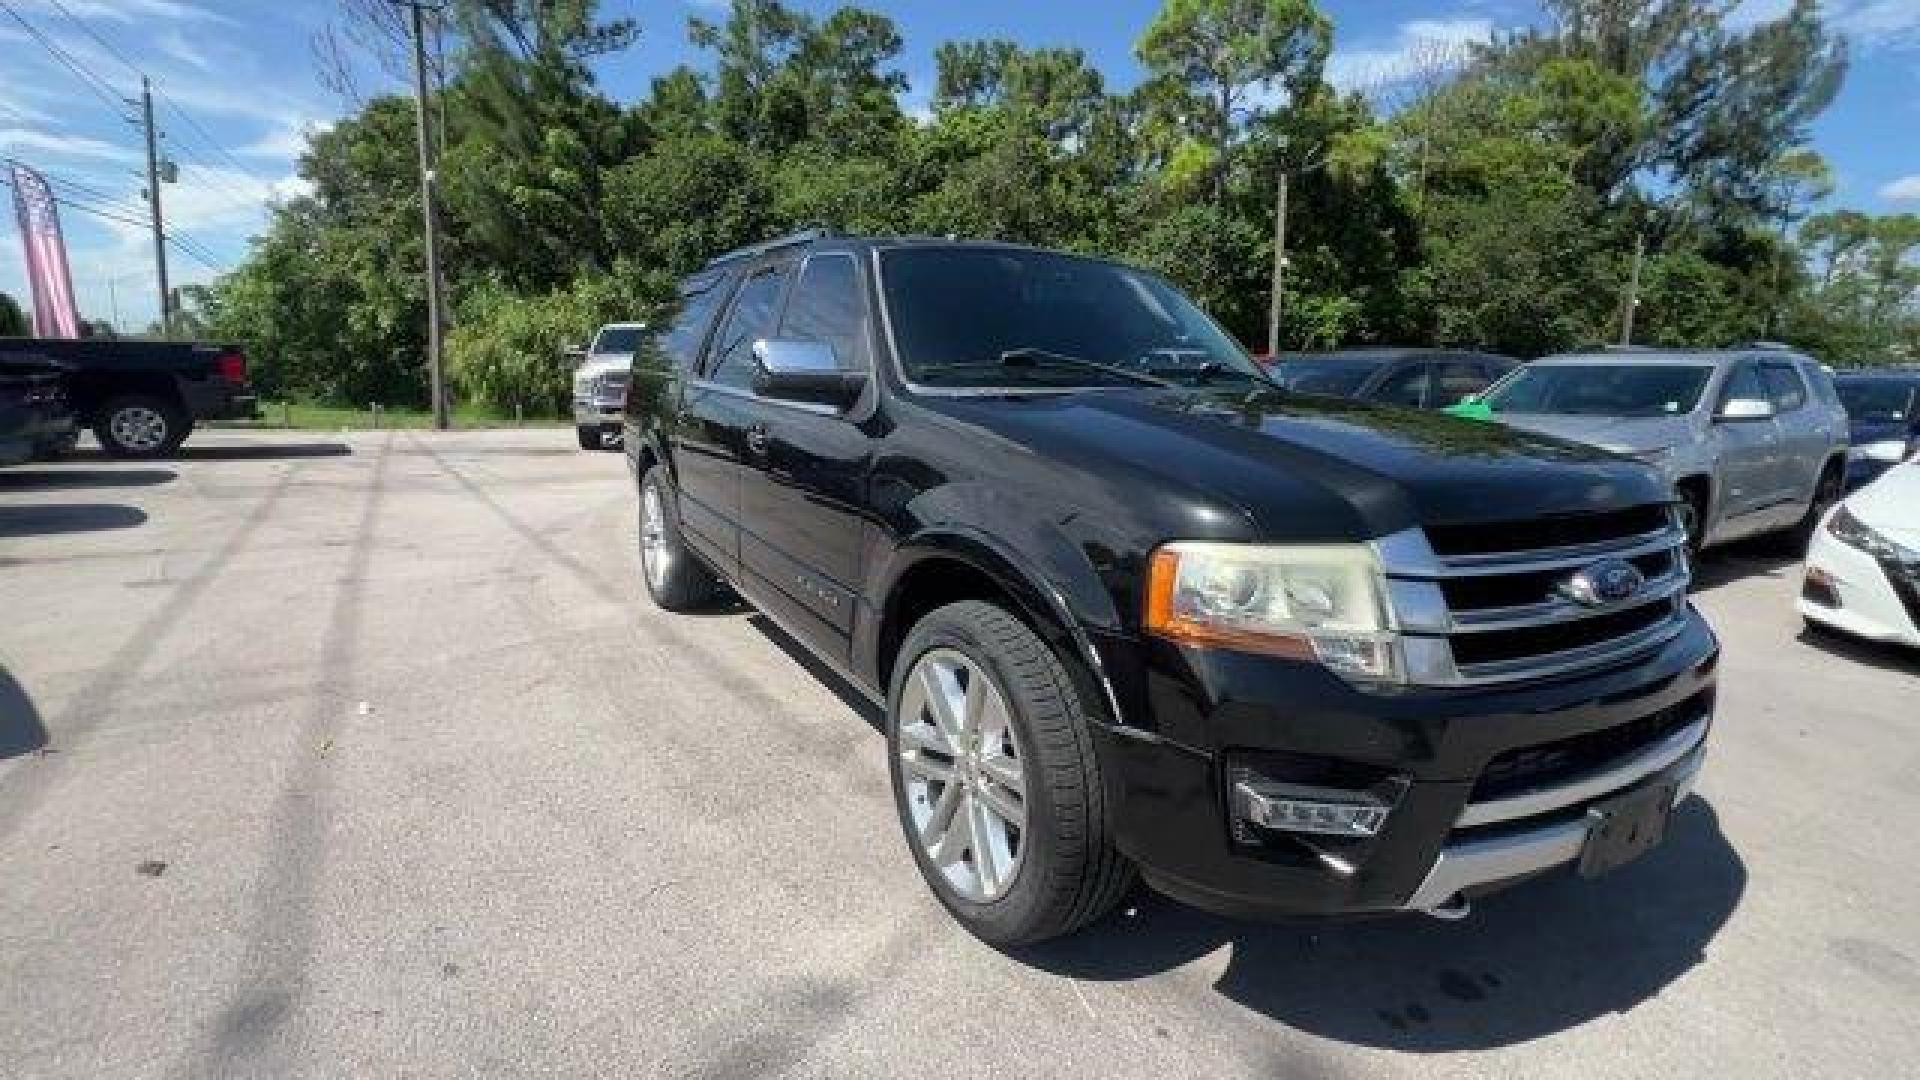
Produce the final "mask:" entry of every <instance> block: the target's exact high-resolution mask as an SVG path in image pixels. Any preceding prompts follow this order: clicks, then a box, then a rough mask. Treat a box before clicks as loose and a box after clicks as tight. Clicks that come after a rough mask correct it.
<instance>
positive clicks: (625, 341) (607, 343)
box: [593, 326, 647, 353]
mask: <svg viewBox="0 0 1920 1080" xmlns="http://www.w3.org/2000/svg"><path fill="white" fill-rule="evenodd" d="M646 335H647V328H646V327H644V326H607V327H602V328H601V330H600V337H599V338H598V339H596V340H595V341H594V343H593V351H594V352H597V353H630V352H638V351H639V350H640V339H642V338H644V337H646Z"/></svg>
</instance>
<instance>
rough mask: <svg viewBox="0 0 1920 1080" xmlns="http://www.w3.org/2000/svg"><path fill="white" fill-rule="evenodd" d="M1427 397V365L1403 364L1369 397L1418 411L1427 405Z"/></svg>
mask: <svg viewBox="0 0 1920 1080" xmlns="http://www.w3.org/2000/svg"><path fill="white" fill-rule="evenodd" d="M1426 395H1427V365H1425V364H1403V365H1401V366H1400V367H1398V368H1395V369H1394V371H1393V373H1392V374H1390V375H1388V376H1387V378H1386V381H1385V382H1382V383H1381V384H1380V385H1379V386H1378V387H1376V388H1375V389H1374V391H1373V393H1371V394H1368V395H1367V397H1368V398H1370V399H1372V400H1374V401H1380V402H1385V403H1386V404H1388V405H1409V406H1412V407H1413V408H1416V409H1417V408H1419V407H1420V406H1421V405H1423V404H1425V402H1426Z"/></svg>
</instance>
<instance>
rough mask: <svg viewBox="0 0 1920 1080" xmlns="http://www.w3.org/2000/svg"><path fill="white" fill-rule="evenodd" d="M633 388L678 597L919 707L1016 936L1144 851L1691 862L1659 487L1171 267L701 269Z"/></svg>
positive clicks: (1239, 890)
mask: <svg viewBox="0 0 1920 1080" xmlns="http://www.w3.org/2000/svg"><path fill="white" fill-rule="evenodd" d="M630 387H631V389H630V391H629V400H628V408H627V411H626V421H625V423H626V425H627V429H626V431H625V432H624V434H625V441H626V452H627V455H628V459H629V461H630V463H631V465H632V467H633V470H634V473H635V475H636V478H637V481H638V489H639V490H638V494H639V500H638V501H639V508H640V515H639V516H640V520H639V530H638V531H639V549H640V550H639V561H640V564H641V567H642V569H643V573H644V579H645V582H646V586H647V589H648V592H649V593H650V595H651V596H652V598H653V600H654V602H655V603H657V604H658V605H660V606H661V607H663V608H666V609H669V610H683V609H689V608H693V607H695V606H697V605H699V604H702V603H704V602H706V600H707V599H708V598H709V597H710V596H712V595H713V593H714V590H715V587H716V586H717V585H718V584H719V583H720V582H721V581H725V582H727V583H729V584H731V585H732V586H733V588H734V589H735V590H737V591H738V592H739V593H740V594H741V595H743V596H744V597H745V598H746V599H748V600H749V601H751V602H752V603H753V604H754V605H755V606H756V607H758V608H759V610H760V611H761V612H762V613H764V614H765V615H767V616H768V617H769V618H771V619H772V620H773V621H774V622H776V623H778V624H779V625H781V626H782V627H784V628H785V629H786V631H787V633H788V634H790V635H791V636H792V637H793V638H794V639H796V640H797V641H798V642H800V643H801V645H802V646H804V647H805V648H807V649H808V650H810V651H811V652H812V653H813V654H814V655H816V656H817V657H819V658H820V659H821V660H822V661H824V663H825V664H826V665H827V666H828V667H831V668H834V669H836V670H837V671H838V672H839V673H840V674H841V675H843V676H844V678H845V679H846V680H847V681H848V682H849V683H850V684H851V685H852V686H853V687H854V688H856V689H857V690H858V691H859V692H860V693H862V694H865V695H868V696H869V697H871V698H872V699H873V700H874V701H875V702H876V703H877V704H879V705H880V706H881V708H882V709H883V710H884V713H885V717H886V728H887V743H888V755H887V757H888V760H889V763H890V766H889V767H890V769H891V771H892V776H893V787H894V794H895V805H896V808H897V810H898V816H899V818H900V822H901V825H902V827H903V830H904V832H905V835H906V839H907V842H908V844H907V846H908V848H909V849H910V850H911V851H912V853H913V857H914V859H915V861H916V863H917V865H918V867H919V869H920V871H921V874H922V875H923V877H924V878H925V879H926V881H927V882H928V884H929V885H930V886H931V888H932V889H933V891H934V892H935V893H936V894H937V895H938V897H939V898H940V900H941V901H942V902H943V903H944V904H945V906H946V907H947V909H948V910H949V911H951V912H952V913H953V914H954V916H955V917H956V918H957V919H959V920H960V921H961V922H962V923H963V924H965V925H966V926H967V927H968V928H969V929H970V930H972V931H973V932H974V933H976V934H978V935H979V936H981V937H982V938H983V939H986V940H988V941H992V942H995V943H1013V942H1022V941H1031V940H1035V939H1039V938H1044V937H1047V936H1049V935H1056V934H1061V933H1066V932H1068V931H1071V930H1073V929H1075V928H1077V927H1079V926H1082V925H1084V924H1086V923H1087V922H1089V921H1090V920H1092V919H1094V918H1096V917H1098V916H1099V915H1100V914H1101V913H1102V912H1103V911H1105V910H1106V909H1107V908H1108V907H1110V906H1111V905H1112V904H1113V903H1115V901H1116V900H1117V899H1118V898H1119V897H1120V896H1121V895H1122V894H1123V892H1124V891H1125V890H1126V888H1127V887H1128V883H1129V882H1130V881H1131V880H1133V877H1134V874H1135V873H1136V871H1137V872H1138V873H1139V874H1140V875H1142V876H1144V878H1145V879H1146V881H1147V882H1148V883H1149V884H1150V885H1152V886H1154V887H1155V888H1158V889H1159V890H1161V891H1163V892H1165V893H1167V894H1170V895H1172V896H1174V897H1177V898H1181V899H1184V900H1186V901H1188V902H1190V903H1193V904H1196V905H1200V906H1203V907H1206V908H1210V909H1214V910H1217V911H1223V912H1228V913H1237V914H1243V915H1251V916H1270V915H1305V914H1321V915H1332V914H1348V913H1359V912H1389V911H1420V912H1427V913H1430V914H1434V915H1439V916H1442V917H1459V916H1463V915H1465V914H1466V913H1467V911H1468V908H1469V904H1470V901H1471V898H1472V897H1473V896H1475V895H1476V894H1478V893H1480V892H1484V891H1486V890H1489V889H1492V888H1496V887H1499V886H1502V885H1507V884H1511V883H1513V882H1516V881H1519V880H1521V879H1523V878H1526V877H1529V876H1531V875H1534V874H1537V873H1540V872H1543V871H1547V870H1550V869H1555V868H1563V867H1573V868H1577V869H1578V870H1579V871H1580V872H1581V873H1582V874H1583V875H1588V876H1592V875H1597V874H1600V873H1602V872H1605V871H1607V870H1609V869H1611V868H1612V867H1614V866H1616V865H1619V864H1620V863H1623V862H1625V861H1627V860H1629V859H1631V858H1634V857H1635V856H1637V855H1639V854H1641V853H1642V852H1644V851H1646V850H1647V849H1649V848H1650V847H1652V846H1653V845H1654V844H1656V843H1658V842H1659V840H1660V839H1661V837H1662V835H1663V833H1664V830H1665V828H1666V823H1667V820H1668V816H1669V814H1670V813H1671V811H1672V808H1673V807H1674V806H1675V805H1676V804H1677V803H1678V802H1679V801H1680V800H1681V799H1683V798H1685V797H1686V795H1687V794H1688V793H1689V791H1690V790H1691V788H1692V785H1693V781H1694V777H1695V775H1696V773H1697V771H1698V770H1699V768H1700V765H1701V761H1702V758H1703V756H1704V754H1705V752H1706V739H1707V733H1708V728H1709V726H1710V725H1711V723H1712V716H1713V707H1714V693H1715V673H1716V666H1717V660H1718V646H1717V644H1716V642H1715V639H1714V636H1713V634H1712V632H1711V631H1710V630H1709V629H1708V627H1707V625H1706V623H1705V622H1704V621H1703V620H1702V619H1701V617H1700V616H1699V615H1698V614H1697V613H1696V612H1695V610H1694V609H1693V607H1692V606H1691V605H1690V603H1689V602H1688V599H1687V592H1686V586H1687V581H1688V575H1689V567H1688V562H1687V551H1686V536H1685V533H1684V532H1683V531H1682V529H1681V528H1680V527H1679V524H1678V519H1677V517H1676V515H1675V514H1674V512H1673V508H1672V507H1671V505H1670V498H1671V496H1670V492H1669V489H1668V487H1667V485H1665V484H1664V483H1663V482H1662V481H1661V479H1660V478H1659V476H1658V475H1657V474H1655V473H1654V472H1653V471H1652V470H1651V469H1649V468H1648V467H1646V466H1645V465H1643V464H1640V463H1638V462H1635V461H1632V460H1629V459H1626V458H1621V457H1616V456H1613V455H1609V454H1606V453H1604V452H1601V451H1596V450H1590V449H1586V448H1582V447H1579V446H1575V445H1572V444H1569V443H1564V442H1559V441H1556V440H1553V439H1549V438H1545V437H1539V436H1533V435H1528V434H1524V433H1519V432H1514V431H1509V430H1506V429H1503V428H1496V427H1493V426H1490V425H1484V424H1475V423H1473V422H1471V421H1463V420H1459V419H1457V418H1454V417H1450V416H1444V415H1436V414H1433V413H1426V412H1419V411H1415V410H1411V409H1403V408H1398V407H1390V406H1378V405H1372V404H1368V403H1363V402H1353V401H1344V400H1337V399H1332V398H1324V397H1315V396H1310V395H1302V394H1295V393H1290V392H1288V391H1285V390H1283V389H1281V388H1280V387H1278V386H1276V385H1275V384H1274V383H1272V382H1271V381H1269V377H1268V375H1267V374H1266V373H1265V372H1264V371H1262V370H1261V369H1260V368H1259V367H1258V366H1256V365H1255V364H1254V363H1253V362H1252V361H1251V360H1250V359H1249V358H1248V357H1247V355H1246V353H1245V352H1244V351H1243V350H1242V349H1241V348H1240V347H1239V346H1238V345H1237V344H1235V343H1234V342H1233V341H1232V340H1230V339H1229V338H1228V337H1227V335H1226V334H1224V333H1223V332H1222V331H1221V330H1220V329H1219V328H1218V327H1217V326H1216V325H1215V324H1214V323H1213V322H1212V321H1211V320H1210V319H1208V318H1207V316H1206V315H1204V314H1203V313H1202V312H1201V311H1200V310H1199V309H1198V308H1197V307H1196V306H1195V305H1194V304H1193V303H1192V302H1190V301H1189V300H1187V299H1186V298H1185V297H1184V296H1183V295H1181V293H1180V292H1179V291H1178V290H1176V289H1175V288H1174V287H1173V286H1171V285H1170V284H1168V283H1167V282H1166V281H1164V280H1162V279H1160V278H1158V277H1156V276H1154V275H1152V274H1149V273H1145V272H1142V271H1140V270H1136V269H1133V268H1130V267H1127V266H1124V265H1120V264H1116V263H1111V262H1105V261H1101V260H1098V259H1091V258H1084V257H1079V256H1072V255H1064V254H1058V253H1054V252H1048V251H1040V250H1034V249H1029V248H1021V247H1014V246H1008V245H1002V244H990V243H970V242H955V241H943V240H923V239H908V238H855V237H845V236H839V235H833V234H824V235H821V234H806V235H802V236H799V237H794V238H789V239H788V240H786V241H782V242H775V243H771V244H768V245H762V246H759V247H756V248H751V249H747V250H744V251H741V252H736V253H734V254H732V255H730V256H726V257H723V258H721V259H719V260H716V261H715V262H714V263H713V264H711V265H710V266H709V267H707V268H706V269H705V270H704V271H703V272H701V273H698V274H696V275H694V276H693V277H692V278H690V279H689V280H687V281H686V282H685V283H684V284H683V286H682V293H681V303H680V305H679V311H678V315H677V317H676V318H675V319H673V320H672V322H671V324H670V325H669V326H668V327H667V328H666V329H665V330H664V331H663V332H661V333H660V334H658V335H657V336H656V337H655V338H654V339H652V340H651V341H650V342H647V343H643V345H642V348H641V349H640V351H639V352H638V353H636V358H635V361H634V367H633V378H632V380H631V382H630ZM765 722H767V723H776V722H777V719H776V718H774V717H771V716H770V717H768V718H767V719H766V721H765ZM777 767H779V766H778V763H777V762H776V761H774V760H771V759H770V760H768V761H765V762H759V763H755V764H754V765H753V767H752V768H749V769H748V770H746V772H745V773H743V774H742V782H743V783H744V782H748V780H749V779H750V774H751V773H752V772H753V771H754V769H759V768H777ZM743 797H746V798H751V797H752V796H751V794H747V793H743ZM1623 902H1630V901H1623Z"/></svg>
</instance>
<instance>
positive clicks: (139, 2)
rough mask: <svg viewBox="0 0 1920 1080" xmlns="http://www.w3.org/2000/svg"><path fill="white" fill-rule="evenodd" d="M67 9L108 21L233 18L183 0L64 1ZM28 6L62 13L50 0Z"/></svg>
mask: <svg viewBox="0 0 1920 1080" xmlns="http://www.w3.org/2000/svg"><path fill="white" fill-rule="evenodd" d="M63 2H64V4H65V6H66V8H67V10H68V11H71V12H73V14H74V15H75V16H76V17H78V18H81V19H104V20H106V21H108V22H117V23H135V22H140V21H143V20H147V19H161V20H165V21H167V22H209V23H227V24H229V25H231V24H232V23H233V20H232V19H231V18H228V17H227V16H225V15H222V14H221V13H220V12H217V11H213V10H210V9H208V8H204V7H200V6H199V5H197V4H189V3H185V2H183V0H63ZM27 6H28V7H37V8H43V9H45V10H46V11H48V12H51V13H53V14H56V15H57V14H59V12H58V11H57V10H56V9H55V6H54V5H53V4H51V3H48V2H47V0H39V2H34V0H28V3H27Z"/></svg>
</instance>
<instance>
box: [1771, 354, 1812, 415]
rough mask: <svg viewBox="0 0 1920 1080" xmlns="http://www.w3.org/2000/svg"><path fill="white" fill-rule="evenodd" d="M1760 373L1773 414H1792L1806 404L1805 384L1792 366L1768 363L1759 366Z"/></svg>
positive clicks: (1775, 362) (1773, 362)
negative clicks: (1764, 380) (1765, 384)
mask: <svg viewBox="0 0 1920 1080" xmlns="http://www.w3.org/2000/svg"><path fill="white" fill-rule="evenodd" d="M1760 371H1761V375H1762V377H1763V378H1764V379H1766V383H1767V397H1768V399H1770V400H1771V401H1772V402H1773V411H1774V412H1782V413H1784V412H1792V411H1793V410H1795V409H1798V408H1800V407H1801V406H1804V405H1805V404H1806V403H1807V384H1806V383H1805V382H1804V381H1802V380H1801V378H1800V372H1799V371H1797V370H1795V369H1794V366H1793V365H1792V364H1786V363H1780V362H1777V361H1769V362H1768V363H1765V364H1762V365H1760Z"/></svg>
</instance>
